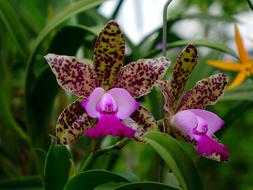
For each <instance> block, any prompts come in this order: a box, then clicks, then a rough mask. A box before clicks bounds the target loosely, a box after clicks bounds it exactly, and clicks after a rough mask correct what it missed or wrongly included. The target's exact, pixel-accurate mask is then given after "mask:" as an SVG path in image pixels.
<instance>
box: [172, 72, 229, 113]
mask: <svg viewBox="0 0 253 190" xmlns="http://www.w3.org/2000/svg"><path fill="white" fill-rule="evenodd" d="M227 82H228V77H227V76H226V75H224V74H221V73H220V74H216V75H212V76H210V77H209V78H207V79H203V80H200V81H198V82H197V84H196V85H195V86H194V87H193V89H191V90H188V91H187V92H186V94H185V95H184V96H183V98H182V100H181V102H180V104H179V107H178V109H177V111H182V110H186V109H204V108H205V107H206V106H207V105H212V104H215V103H216V102H217V100H218V99H219V98H220V97H221V96H222V95H223V93H224V90H225V87H226V85H227Z"/></svg>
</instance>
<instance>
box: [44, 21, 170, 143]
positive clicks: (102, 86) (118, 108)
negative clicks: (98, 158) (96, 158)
mask: <svg viewBox="0 0 253 190" xmlns="http://www.w3.org/2000/svg"><path fill="white" fill-rule="evenodd" d="M124 53H125V41H124V37H123V33H122V32H121V30H120V28H119V26H118V24H117V23H116V22H114V21H111V22H109V23H108V24H107V25H106V26H105V28H104V29H103V30H102V32H101V33H100V34H99V36H98V38H97V41H96V45H95V49H94V56H93V59H94V64H90V63H87V62H84V61H81V60H79V59H77V58H75V57H71V56H65V55H55V54H51V53H50V54H47V55H46V56H45V58H46V60H47V62H48V63H49V65H50V67H51V69H52V71H53V72H54V74H55V76H56V79H57V82H58V83H59V85H60V86H61V87H62V88H63V89H64V90H66V91H68V92H71V93H72V94H74V95H76V96H78V97H79V98H78V99H77V100H76V101H75V102H74V103H72V104H71V105H69V106H68V107H67V108H65V109H64V111H63V112H62V113H61V114H60V116H59V118H58V121H57V124H56V136H57V139H58V143H61V144H70V143H73V142H75V141H77V140H78V139H79V138H80V137H81V136H83V135H85V136H87V137H89V138H100V137H104V136H107V135H112V136H125V137H136V138H137V139H138V137H140V136H141V135H142V133H143V132H144V131H146V130H148V129H153V128H156V126H157V125H156V122H155V120H154V118H153V116H152V115H151V114H150V113H149V112H148V111H147V110H146V109H145V108H144V107H143V106H141V105H140V104H139V103H138V102H137V101H136V100H135V98H139V97H141V96H143V95H145V94H147V93H149V92H150V91H151V89H152V88H153V86H154V83H155V81H156V80H158V79H162V78H163V76H164V74H165V72H166V70H167V68H168V66H169V62H168V61H167V60H166V59H165V58H164V57H160V58H157V59H141V60H138V61H136V62H132V63H130V64H127V65H126V66H124V67H123V64H124V63H123V60H124ZM136 125H137V127H136Z"/></svg>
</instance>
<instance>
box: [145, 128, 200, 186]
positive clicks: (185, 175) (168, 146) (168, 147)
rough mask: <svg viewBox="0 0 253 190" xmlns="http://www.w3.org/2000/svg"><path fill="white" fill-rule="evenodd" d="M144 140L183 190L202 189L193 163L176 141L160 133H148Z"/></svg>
mask: <svg viewBox="0 0 253 190" xmlns="http://www.w3.org/2000/svg"><path fill="white" fill-rule="evenodd" d="M145 138H146V141H147V143H148V144H149V145H150V146H151V147H152V148H153V149H154V150H155V151H156V152H157V153H158V154H159V155H160V156H161V158H162V159H163V160H164V162H165V163H166V164H167V165H168V167H169V168H170V169H171V170H172V172H173V173H174V174H175V176H176V177H177V179H178V182H179V184H180V185H181V187H182V189H183V190H196V189H198V190H203V189H204V187H203V184H202V181H201V178H200V175H199V172H198V170H197V168H196V166H195V164H194V162H193V161H192V159H191V158H190V157H189V155H188V154H187V153H186V152H185V151H184V149H183V148H182V147H181V145H180V144H179V143H178V142H177V140H176V139H174V138H172V137H171V136H169V135H167V134H165V133H161V132H148V133H147V134H146V135H145Z"/></svg>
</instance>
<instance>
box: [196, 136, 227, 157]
mask: <svg viewBox="0 0 253 190" xmlns="http://www.w3.org/2000/svg"><path fill="white" fill-rule="evenodd" d="M197 152H198V155H200V156H205V157H207V158H210V159H213V160H216V161H227V160H228V157H229V155H228V152H227V147H225V146H224V145H222V144H221V143H219V142H218V141H216V140H215V139H213V138H211V137H208V136H206V135H201V137H200V138H199V141H198V143H197Z"/></svg>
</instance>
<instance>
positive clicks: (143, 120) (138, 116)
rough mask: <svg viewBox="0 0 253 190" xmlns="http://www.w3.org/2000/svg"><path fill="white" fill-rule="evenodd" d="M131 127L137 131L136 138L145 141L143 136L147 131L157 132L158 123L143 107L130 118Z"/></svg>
mask: <svg viewBox="0 0 253 190" xmlns="http://www.w3.org/2000/svg"><path fill="white" fill-rule="evenodd" d="M130 117H131V120H132V121H130V122H129V124H128V125H129V126H131V127H133V128H134V129H136V133H135V134H134V138H135V139H136V140H139V141H143V135H144V133H145V132H146V131H149V130H157V129H158V127H157V122H156V120H155V118H154V117H153V115H152V114H151V113H150V112H149V111H148V110H147V109H146V108H145V107H143V106H141V105H140V107H139V108H138V109H137V110H136V111H135V112H134V113H133V114H132V115H131V116H130Z"/></svg>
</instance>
